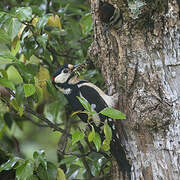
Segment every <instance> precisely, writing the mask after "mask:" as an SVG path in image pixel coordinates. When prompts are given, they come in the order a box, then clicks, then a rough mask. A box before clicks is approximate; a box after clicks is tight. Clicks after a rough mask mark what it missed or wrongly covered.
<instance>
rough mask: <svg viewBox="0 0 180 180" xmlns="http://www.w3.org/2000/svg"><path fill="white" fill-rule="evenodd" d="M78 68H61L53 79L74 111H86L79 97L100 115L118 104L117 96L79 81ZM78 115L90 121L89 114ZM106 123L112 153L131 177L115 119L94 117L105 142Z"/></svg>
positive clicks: (94, 122)
mask: <svg viewBox="0 0 180 180" xmlns="http://www.w3.org/2000/svg"><path fill="white" fill-rule="evenodd" d="M77 68H79V65H72V64H67V65H64V66H62V67H60V68H59V69H58V70H57V71H56V72H55V73H54V75H53V77H52V83H53V85H54V86H55V87H56V88H57V89H58V90H59V91H61V92H62V93H63V94H64V96H65V97H66V98H67V100H68V102H69V103H70V105H71V106H72V109H73V111H83V110H85V109H84V107H83V106H82V104H81V103H80V101H79V100H78V98H77V97H78V96H79V97H83V98H85V99H86V100H87V101H88V102H89V104H90V105H91V108H92V110H93V111H95V112H97V113H99V112H100V111H101V110H103V109H104V108H106V107H114V106H115V104H116V100H115V99H117V95H115V96H108V95H106V94H105V93H104V92H103V91H102V90H101V89H100V88H98V87H97V86H96V85H94V84H92V83H90V82H87V81H85V80H79V79H78V77H77V75H76V74H75V73H74V71H75V70H76V69H77ZM77 115H78V116H79V118H80V119H81V120H82V121H84V122H87V121H88V115H87V114H85V113H78V114H77ZM97 119H98V121H97ZM105 121H106V122H107V123H108V125H109V126H110V127H111V130H112V140H111V143H110V151H111V153H112V155H113V156H114V157H115V159H116V161H117V163H118V165H119V167H120V169H121V170H122V172H123V173H124V175H125V174H126V173H127V174H128V175H129V174H130V170H131V166H130V164H129V161H128V160H127V159H126V154H125V151H124V149H123V147H122V144H121V142H120V139H119V136H118V133H117V131H116V128H115V124H114V121H113V119H111V118H109V117H107V116H104V115H102V114H98V117H97V116H96V117H95V118H94V119H93V117H92V123H91V125H93V127H94V129H95V131H96V132H98V133H99V134H100V136H101V138H102V140H103V139H104V138H105V136H104V132H103V125H104V123H103V122H105Z"/></svg>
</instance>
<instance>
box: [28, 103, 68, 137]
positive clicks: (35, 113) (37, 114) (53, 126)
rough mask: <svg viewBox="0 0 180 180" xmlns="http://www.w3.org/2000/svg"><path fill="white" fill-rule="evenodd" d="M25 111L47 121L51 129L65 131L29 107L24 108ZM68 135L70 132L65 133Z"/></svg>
mask: <svg viewBox="0 0 180 180" xmlns="http://www.w3.org/2000/svg"><path fill="white" fill-rule="evenodd" d="M25 111H26V112H28V113H30V114H32V115H34V116H36V117H37V118H39V119H40V120H42V121H44V122H45V123H47V124H48V125H49V127H51V128H52V129H54V130H56V131H59V132H61V133H67V132H66V130H64V129H62V128H60V127H58V126H57V125H56V124H54V123H52V122H51V121H50V120H48V119H47V118H45V117H44V116H42V115H41V114H39V113H37V112H35V111H33V110H32V109H31V108H29V107H27V106H26V108H25ZM67 135H68V137H71V134H69V133H67Z"/></svg>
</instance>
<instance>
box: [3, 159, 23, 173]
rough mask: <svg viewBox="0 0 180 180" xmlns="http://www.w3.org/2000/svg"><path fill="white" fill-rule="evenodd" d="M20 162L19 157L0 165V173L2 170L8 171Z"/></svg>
mask: <svg viewBox="0 0 180 180" xmlns="http://www.w3.org/2000/svg"><path fill="white" fill-rule="evenodd" d="M19 160H20V158H19V157H12V158H10V159H9V160H8V161H7V162H6V163H4V164H1V166H0V172H1V171H3V170H7V171H8V170H10V169H13V167H14V166H15V165H16V163H17V162H18V161H19Z"/></svg>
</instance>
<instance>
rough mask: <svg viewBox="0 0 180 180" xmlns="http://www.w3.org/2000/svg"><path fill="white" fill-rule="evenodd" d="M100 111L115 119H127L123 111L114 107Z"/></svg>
mask: <svg viewBox="0 0 180 180" xmlns="http://www.w3.org/2000/svg"><path fill="white" fill-rule="evenodd" d="M99 113H101V114H103V115H105V116H108V117H110V118H113V119H126V116H125V115H124V114H123V113H122V112H120V111H118V110H117V109H114V108H105V109H103V110H102V111H101V112H99Z"/></svg>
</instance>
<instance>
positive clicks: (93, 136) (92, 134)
mask: <svg viewBox="0 0 180 180" xmlns="http://www.w3.org/2000/svg"><path fill="white" fill-rule="evenodd" d="M91 128H92V131H91V132H90V133H89V135H88V141H89V142H92V141H93V139H94V138H95V131H94V127H93V126H91Z"/></svg>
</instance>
